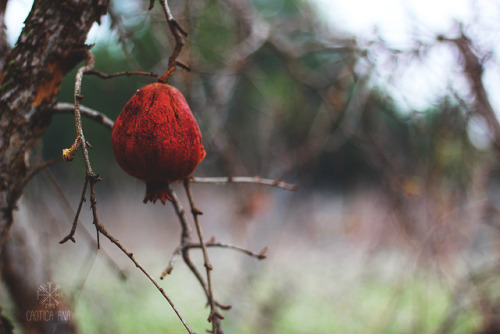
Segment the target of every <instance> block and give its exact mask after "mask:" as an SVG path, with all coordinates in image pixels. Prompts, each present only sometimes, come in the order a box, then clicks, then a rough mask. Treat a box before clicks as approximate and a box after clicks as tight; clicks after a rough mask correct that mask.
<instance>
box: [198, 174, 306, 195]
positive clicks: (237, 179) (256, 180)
mask: <svg viewBox="0 0 500 334" xmlns="http://www.w3.org/2000/svg"><path fill="white" fill-rule="evenodd" d="M189 182H192V183H253V184H258V185H265V186H271V187H278V188H282V189H286V190H290V191H295V190H297V186H295V185H293V184H289V183H286V182H283V181H281V180H278V179H277V180H271V179H264V178H261V177H260V176H253V177H252V176H234V177H233V176H225V177H192V178H190V179H189Z"/></svg>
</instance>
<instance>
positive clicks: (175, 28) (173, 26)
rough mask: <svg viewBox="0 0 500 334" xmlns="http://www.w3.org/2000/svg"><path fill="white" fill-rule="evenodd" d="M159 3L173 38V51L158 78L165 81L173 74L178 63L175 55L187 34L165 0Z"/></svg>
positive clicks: (180, 48) (177, 53)
mask: <svg viewBox="0 0 500 334" xmlns="http://www.w3.org/2000/svg"><path fill="white" fill-rule="evenodd" d="M158 1H159V2H160V4H161V7H162V9H163V12H164V13H165V17H166V18H167V23H168V27H169V28H170V32H171V33H172V36H174V39H175V47H174V51H172V55H171V56H170V58H169V59H168V68H167V70H166V71H165V73H163V75H162V76H161V77H160V78H159V79H158V81H159V82H163V83H166V82H167V81H168V79H169V78H170V77H171V76H172V74H174V71H175V68H176V66H177V65H178V62H177V57H178V56H179V53H180V52H181V50H182V47H183V46H184V36H187V32H186V31H184V29H182V27H181V26H180V25H179V23H178V22H177V21H176V20H175V19H174V17H173V15H172V12H171V11H170V7H169V6H168V3H167V1H166V0H158ZM152 4H153V1H151V3H150V9H151V8H152V7H153V5H152ZM181 67H182V68H186V67H185V66H181Z"/></svg>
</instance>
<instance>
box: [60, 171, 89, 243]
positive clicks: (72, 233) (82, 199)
mask: <svg viewBox="0 0 500 334" xmlns="http://www.w3.org/2000/svg"><path fill="white" fill-rule="evenodd" d="M88 184H89V179H88V178H87V177H85V183H84V184H83V189H82V195H81V197H80V203H78V209H76V213H75V218H73V225H72V226H71V231H70V232H69V234H68V235H67V236H65V237H64V238H63V239H62V240H61V241H59V243H60V244H63V243H65V242H66V241H68V240H71V241H73V242H76V240H75V237H74V236H75V233H76V227H77V226H78V218H79V217H80V212H81V211H82V206H83V202H85V194H86V193H87V186H88Z"/></svg>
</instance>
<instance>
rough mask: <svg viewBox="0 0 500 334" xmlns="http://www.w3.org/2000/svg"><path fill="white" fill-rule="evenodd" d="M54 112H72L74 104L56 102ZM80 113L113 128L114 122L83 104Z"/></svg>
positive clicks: (110, 128)
mask: <svg viewBox="0 0 500 334" xmlns="http://www.w3.org/2000/svg"><path fill="white" fill-rule="evenodd" d="M52 110H53V111H54V112H55V113H62V114H69V113H74V112H75V106H74V105H73V104H71V103H58V104H56V105H55V106H54V107H53V109H52ZM80 114H81V115H82V116H84V117H87V118H89V119H91V120H93V121H96V122H97V123H100V124H102V125H104V126H105V127H107V128H108V129H109V130H112V129H113V124H114V122H113V121H112V120H111V119H110V118H108V117H107V116H106V115H104V114H103V113H101V112H99V111H97V110H94V109H91V108H89V107H85V106H82V105H81V106H80Z"/></svg>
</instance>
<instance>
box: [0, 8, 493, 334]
mask: <svg viewBox="0 0 500 334" xmlns="http://www.w3.org/2000/svg"><path fill="white" fill-rule="evenodd" d="M148 4H149V3H148V1H133V0H129V1H113V2H112V6H111V11H110V13H109V15H108V16H107V17H105V18H104V19H103V21H102V24H101V25H100V26H96V27H95V29H93V30H92V31H91V33H90V35H89V39H88V43H94V44H95V46H94V47H93V49H92V51H93V53H94V55H95V60H96V66H95V68H96V69H97V70H100V71H102V72H105V73H114V72H121V71H131V70H136V71H147V72H150V71H152V72H155V73H159V74H161V73H163V72H164V71H165V69H166V67H167V61H168V57H169V56H170V54H171V51H172V48H173V44H172V37H171V35H170V32H169V30H168V27H167V24H166V22H165V17H164V15H163V13H162V11H161V8H160V6H158V5H157V6H155V8H154V9H153V10H152V11H148V10H147V6H148ZM170 6H171V9H172V12H173V15H174V17H175V18H176V19H177V20H178V21H179V23H180V24H181V26H182V27H183V28H184V29H185V30H186V31H187V32H188V33H189V35H188V38H187V39H186V46H185V48H184V49H183V51H182V53H181V55H180V57H179V59H180V60H181V61H183V62H184V63H186V64H188V65H189V66H190V67H191V71H190V72H187V71H184V70H182V69H178V70H177V71H176V73H175V75H174V76H173V78H172V79H171V82H170V83H171V84H172V85H174V86H176V87H177V88H178V89H179V90H180V91H181V92H182V93H183V94H184V96H185V97H186V99H187V100H188V102H189V104H190V106H191V109H192V111H193V113H194V115H195V117H196V118H197V120H198V124H199V126H200V128H201V131H202V134H203V144H204V146H205V149H206V151H207V157H206V158H205V160H204V161H203V162H202V163H201V165H200V166H199V167H198V169H197V170H196V172H195V175H196V176H255V175H260V176H262V177H267V178H271V179H281V180H284V181H286V182H288V183H292V184H295V185H297V187H298V190H297V191H296V192H288V191H286V190H282V189H277V188H269V187H267V188H266V187H263V186H256V185H219V186H215V185H202V184H196V185H193V190H194V193H195V199H196V202H197V205H198V207H199V208H200V209H201V210H202V211H203V212H204V215H203V216H201V223H202V225H203V229H204V231H205V234H206V235H207V236H215V238H216V240H218V241H221V242H224V243H229V244H234V245H238V246H241V247H244V248H247V249H250V250H253V251H255V252H259V251H260V250H261V249H262V248H264V247H269V252H268V258H267V259H266V260H263V261H258V260H256V259H253V258H250V257H246V256H245V255H242V254H240V253H237V252H233V251H231V250H227V249H213V250H210V253H209V254H210V256H211V259H212V264H213V266H214V271H213V275H214V279H213V282H214V291H215V295H216V299H218V300H219V301H220V302H222V303H224V304H231V305H232V309H231V310H230V311H228V312H225V313H224V315H225V317H226V319H225V320H224V321H223V323H222V324H223V327H224V329H225V331H226V332H227V333H499V332H500V299H499V297H500V269H499V268H500V267H499V264H500V263H499V260H500V258H499V256H500V253H499V251H500V248H499V246H500V244H499V241H500V240H499V236H500V234H499V233H498V232H499V227H500V220H499V219H498V214H499V210H500V169H499V168H498V167H497V161H498V157H499V148H500V126H499V123H498V117H497V111H498V110H500V94H498V90H499V89H500V80H499V77H500V53H499V51H500V49H499V45H500V43H499V42H500V41H499V39H500V37H499V34H498V31H499V28H500V20H499V17H500V2H498V1H491V0H489V1H487V0H478V1H474V0H463V1H453V2H452V1H445V0H434V1H410V0H407V1H395V0H393V1H390V0H384V1H369V0H357V1H342V0H309V1H307V0H273V1H265V0H253V1H243V0H209V1H206V0H205V1H201V0H189V1H175V2H174V1H171V3H170ZM30 7H31V2H30V1H21V0H20V1H14V0H12V1H9V7H8V11H7V31H8V33H9V38H10V40H11V43H13V44H14V43H15V41H16V37H17V35H18V34H19V31H20V30H19V29H21V28H22V21H23V20H24V18H25V16H26V14H27V13H28V11H29V9H30ZM74 74H75V72H73V73H72V74H71V75H69V76H67V77H66V78H65V81H64V83H63V87H62V88H61V92H60V94H59V99H58V100H59V102H69V103H72V102H73V89H74ZM153 81H154V79H152V78H146V77H119V78H114V79H110V80H103V79H99V78H97V77H94V76H86V77H85V78H84V81H83V86H82V87H83V88H82V89H83V90H82V93H83V95H84V100H83V104H84V105H85V106H87V107H90V108H93V109H95V110H98V111H100V112H102V113H104V114H106V115H107V116H108V117H110V118H111V119H113V120H114V119H115V118H116V117H117V116H118V114H119V112H120V111H121V109H122V108H123V106H124V104H125V103H126V102H127V101H128V99H129V98H130V97H131V96H132V95H133V94H134V92H135V91H136V90H137V89H139V88H141V87H143V86H144V85H146V84H148V83H150V82H153ZM84 131H85V135H86V139H87V140H88V141H89V142H90V143H91V144H92V146H93V149H92V150H91V152H90V154H91V156H90V158H91V161H92V164H93V168H94V170H95V171H96V172H97V173H99V175H100V176H101V177H102V178H103V179H104V181H103V182H101V183H100V184H99V185H98V188H97V190H98V194H97V195H98V201H99V211H100V218H101V222H102V223H103V224H104V225H105V226H106V227H108V228H109V230H110V232H111V233H112V234H113V235H114V236H115V237H117V238H118V239H119V240H120V241H121V242H122V243H123V244H124V245H125V246H126V247H127V248H128V249H129V250H132V251H133V252H134V254H135V255H136V257H137V259H138V260H139V261H140V262H141V263H143V264H144V266H145V267H146V268H147V269H148V271H149V272H150V273H152V274H153V276H155V277H159V275H160V273H161V272H162V271H163V269H164V268H165V267H166V265H167V264H168V261H169V260H170V257H171V254H172V252H173V251H174V250H175V248H176V247H177V246H178V243H179V238H180V235H179V234H180V227H179V224H178V222H177V219H176V217H175V213H174V211H173V209H172V208H171V206H170V205H168V203H167V205H166V206H162V205H158V204H156V205H152V204H147V205H144V204H142V198H143V196H144V191H145V189H144V185H143V184H142V183H141V182H139V181H137V180H134V179H132V178H131V177H129V176H128V175H126V174H125V173H124V172H123V171H122V170H120V169H119V167H118V166H117V164H116V162H115V161H114V158H113V153H112V150H111V140H110V138H111V136H110V132H109V130H107V129H106V128H104V127H103V126H102V125H100V124H96V123H95V122H93V121H89V120H85V121H84ZM74 137H75V129H74V119H73V116H72V115H56V116H55V117H54V119H53V123H52V125H51V127H50V128H49V130H48V131H47V133H46V134H45V136H44V140H43V145H40V147H39V152H38V154H39V156H40V157H41V158H43V159H51V158H54V157H56V156H58V155H59V154H60V152H61V149H62V148H65V147H68V146H70V145H71V144H72V143H73V140H74ZM84 175H85V168H84V164H83V161H82V159H81V158H80V157H79V155H77V158H76V159H75V160H74V161H73V162H71V163H59V164H57V165H54V166H52V167H51V168H50V169H49V170H48V171H46V172H44V173H42V174H41V175H39V176H38V177H36V178H35V179H34V180H33V181H32V183H31V184H30V185H29V186H28V188H27V190H26V194H25V196H24V198H23V200H22V203H21V208H22V210H20V211H19V213H18V215H19V221H22V224H19V225H23V227H22V228H26V229H27V230H29V231H31V232H32V233H33V234H34V236H33V238H34V240H37V242H38V245H40V246H39V247H40V249H41V251H42V252H45V253H46V256H45V258H46V259H47V263H46V264H44V265H45V266H46V267H47V270H51V271H53V272H54V277H55V279H56V280H57V281H58V282H60V284H61V286H62V287H63V289H64V290H65V293H66V294H67V295H68V296H70V297H71V298H70V300H71V301H73V305H74V310H73V312H72V316H73V317H74V318H75V319H76V321H77V322H78V324H79V325H80V326H81V329H82V333H138V332H149V333H159V332H162V333H182V332H183V328H182V324H180V323H179V321H178V319H177V318H176V317H175V315H174V313H173V312H172V311H171V309H170V307H169V306H168V304H167V303H166V302H165V300H164V299H163V298H162V297H161V295H160V294H159V293H158V291H157V290H156V289H155V288H154V287H153V286H152V285H151V284H150V283H149V282H148V281H147V280H146V279H145V277H144V276H143V275H142V274H141V273H139V272H138V271H137V270H136V269H135V267H133V265H132V264H131V263H130V261H129V260H128V259H127V258H126V257H125V256H124V255H123V254H122V253H120V252H119V251H117V250H116V249H115V247H114V246H113V245H111V244H110V243H108V242H107V241H102V244H103V245H102V250H100V251H99V252H96V250H95V244H94V243H93V242H92V240H94V239H95V236H94V234H95V232H94V231H93V228H92V226H91V221H92V220H91V212H90V210H88V209H84V210H83V213H82V217H81V222H82V224H80V226H81V227H80V230H79V232H78V234H77V243H76V244H71V243H68V244H64V245H59V244H58V241H59V240H60V239H61V238H62V237H63V236H64V235H66V233H67V232H68V231H69V229H70V224H71V222H72V218H73V212H74V210H75V208H76V206H77V204H78V200H79V196H80V194H81V187H82V185H83V181H84ZM174 189H175V190H176V191H177V193H178V194H179V195H180V197H181V199H182V200H183V203H185V204H184V205H185V206H187V201H186V198H185V196H184V192H183V189H182V187H181V186H180V185H174ZM84 208H86V207H85V206H84ZM83 228H86V229H87V230H88V231H90V233H88V232H85V230H83ZM31 232H30V233H31ZM86 233H88V234H86ZM192 253H193V257H195V259H196V261H197V263H198V264H199V265H200V268H202V258H201V254H199V253H198V252H197V251H196V250H195V251H193V252H192ZM124 276H125V277H126V278H124ZM161 284H162V286H163V287H164V288H165V290H166V292H167V293H168V294H169V296H170V297H171V298H172V299H173V300H174V302H175V303H176V304H177V306H178V307H179V309H180V311H181V313H183V314H184V315H185V317H186V320H187V322H188V323H189V324H190V325H191V326H192V327H193V328H194V329H195V330H196V331H198V332H203V331H204V329H205V328H208V327H209V326H208V324H207V322H206V318H207V316H208V308H206V305H205V299H204V296H203V292H202V290H201V288H200V287H199V284H198V283H197V282H196V280H195V279H194V277H192V275H191V274H190V272H189V271H188V270H187V269H186V267H185V265H184V264H183V263H182V262H181V261H178V263H177V264H176V266H175V268H174V270H173V273H172V275H170V276H168V277H167V278H166V279H165V280H164V281H162V282H161ZM1 292H2V290H1V288H0V304H2V305H6V304H7V303H8V300H7V296H6V294H5V293H1ZM3 311H4V313H6V314H8V313H9V309H7V308H5V309H4V310H3Z"/></svg>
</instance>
